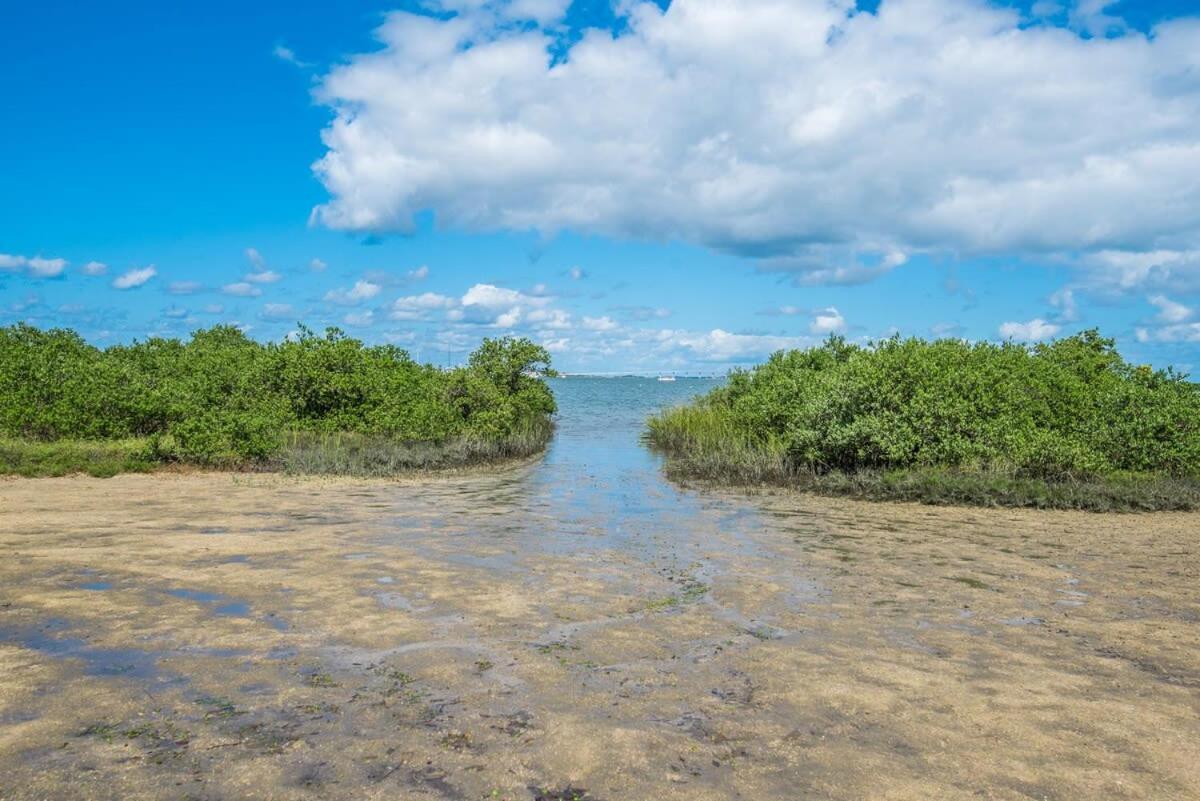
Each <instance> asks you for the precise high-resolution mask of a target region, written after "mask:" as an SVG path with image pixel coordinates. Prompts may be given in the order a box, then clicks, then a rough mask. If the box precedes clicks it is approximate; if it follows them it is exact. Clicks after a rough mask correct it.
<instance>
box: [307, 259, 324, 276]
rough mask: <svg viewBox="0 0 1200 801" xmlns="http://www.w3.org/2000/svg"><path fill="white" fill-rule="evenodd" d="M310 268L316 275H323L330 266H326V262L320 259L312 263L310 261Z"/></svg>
mask: <svg viewBox="0 0 1200 801" xmlns="http://www.w3.org/2000/svg"><path fill="white" fill-rule="evenodd" d="M308 267H309V269H311V270H312V271H313V272H314V273H323V272H325V270H326V268H328V267H329V265H328V264H326V263H325V262H323V261H321V260H320V259H313V260H312V261H310V262H309V263H308Z"/></svg>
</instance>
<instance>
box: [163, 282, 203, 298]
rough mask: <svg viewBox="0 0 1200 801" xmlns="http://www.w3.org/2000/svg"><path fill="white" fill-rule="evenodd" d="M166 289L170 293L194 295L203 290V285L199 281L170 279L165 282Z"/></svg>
mask: <svg viewBox="0 0 1200 801" xmlns="http://www.w3.org/2000/svg"><path fill="white" fill-rule="evenodd" d="M167 291H168V292H170V293H171V294H172V295H194V294H196V293H197V292H203V291H204V285H203V284H201V283H200V282H199V281H172V282H171V283H169V284H167Z"/></svg>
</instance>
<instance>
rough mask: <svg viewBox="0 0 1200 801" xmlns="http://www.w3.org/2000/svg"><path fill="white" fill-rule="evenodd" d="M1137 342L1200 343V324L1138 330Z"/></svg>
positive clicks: (1136, 334)
mask: <svg viewBox="0 0 1200 801" xmlns="http://www.w3.org/2000/svg"><path fill="white" fill-rule="evenodd" d="M1134 335H1135V336H1136V337H1137V341H1138V342H1200V323H1181V324H1178V325H1164V326H1162V327H1161V328H1138V329H1137V330H1135V331H1134Z"/></svg>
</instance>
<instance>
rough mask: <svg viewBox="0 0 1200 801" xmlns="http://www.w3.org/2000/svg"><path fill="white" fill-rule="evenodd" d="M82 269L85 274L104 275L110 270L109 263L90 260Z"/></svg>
mask: <svg viewBox="0 0 1200 801" xmlns="http://www.w3.org/2000/svg"><path fill="white" fill-rule="evenodd" d="M82 270H83V274H84V275H104V274H105V273H107V272H108V265H107V264H105V263H104V262H101V261H89V262H88V263H87V264H85V265H83V267H82Z"/></svg>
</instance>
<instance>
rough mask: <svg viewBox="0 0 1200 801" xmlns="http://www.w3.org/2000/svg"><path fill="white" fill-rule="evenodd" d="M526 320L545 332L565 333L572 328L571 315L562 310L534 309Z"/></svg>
mask: <svg viewBox="0 0 1200 801" xmlns="http://www.w3.org/2000/svg"><path fill="white" fill-rule="evenodd" d="M525 319H526V321H527V322H529V324H530V325H533V326H535V327H537V328H538V329H539V330H543V331H565V330H567V329H569V328H570V327H571V315H570V314H569V313H567V312H565V311H563V310H562V309H534V310H533V311H531V312H529V314H528V315H526V317H525Z"/></svg>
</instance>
